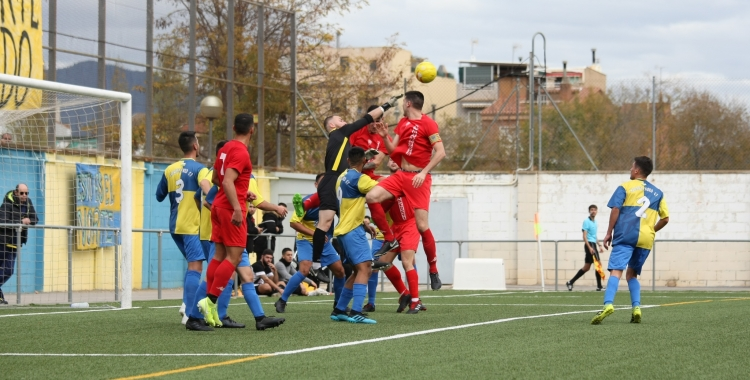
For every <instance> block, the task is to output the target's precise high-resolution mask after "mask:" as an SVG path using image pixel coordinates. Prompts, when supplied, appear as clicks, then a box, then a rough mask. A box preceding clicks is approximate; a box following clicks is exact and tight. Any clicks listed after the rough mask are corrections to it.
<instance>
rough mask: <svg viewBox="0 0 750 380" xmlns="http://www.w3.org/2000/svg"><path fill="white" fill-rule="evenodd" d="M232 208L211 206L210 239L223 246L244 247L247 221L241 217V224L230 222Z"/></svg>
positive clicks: (232, 212)
mask: <svg viewBox="0 0 750 380" xmlns="http://www.w3.org/2000/svg"><path fill="white" fill-rule="evenodd" d="M232 214H234V211H233V210H229V209H225V208H220V207H212V208H211V223H212V224H213V226H212V228H211V241H212V242H214V243H218V244H223V245H224V246H225V247H244V246H245V245H247V221H246V220H245V218H242V225H239V226H235V225H234V224H232Z"/></svg>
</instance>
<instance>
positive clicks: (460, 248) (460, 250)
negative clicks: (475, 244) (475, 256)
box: [457, 240, 464, 259]
mask: <svg viewBox="0 0 750 380" xmlns="http://www.w3.org/2000/svg"><path fill="white" fill-rule="evenodd" d="M457 243H458V258H459V259H461V258H463V254H464V242H462V241H461V240H459V241H457Z"/></svg>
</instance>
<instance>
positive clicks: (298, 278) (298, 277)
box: [281, 271, 305, 302]
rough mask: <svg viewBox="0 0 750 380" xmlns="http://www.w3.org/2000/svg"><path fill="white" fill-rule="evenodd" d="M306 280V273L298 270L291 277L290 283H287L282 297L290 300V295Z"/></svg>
mask: <svg viewBox="0 0 750 380" xmlns="http://www.w3.org/2000/svg"><path fill="white" fill-rule="evenodd" d="M304 280H305V275H304V274H302V272H299V271H298V272H297V273H295V274H294V276H292V278H290V279H289V283H287V284H286V288H284V294H282V295H281V299H282V300H283V301H284V302H286V301H288V300H289V297H290V296H291V295H292V293H294V291H295V290H297V288H299V286H300V284H302V281H304Z"/></svg>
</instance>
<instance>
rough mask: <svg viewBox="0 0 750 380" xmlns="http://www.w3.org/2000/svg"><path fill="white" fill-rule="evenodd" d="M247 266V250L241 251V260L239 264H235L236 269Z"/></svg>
mask: <svg viewBox="0 0 750 380" xmlns="http://www.w3.org/2000/svg"><path fill="white" fill-rule="evenodd" d="M249 266H250V256H249V255H248V254H247V250H244V251H242V258H241V259H240V263H239V264H237V268H242V267H249ZM256 286H257V285H256Z"/></svg>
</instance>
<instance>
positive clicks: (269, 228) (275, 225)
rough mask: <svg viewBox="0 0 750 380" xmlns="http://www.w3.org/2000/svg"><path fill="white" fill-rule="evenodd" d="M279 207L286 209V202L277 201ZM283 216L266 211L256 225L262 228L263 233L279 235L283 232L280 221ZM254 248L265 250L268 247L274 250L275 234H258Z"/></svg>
mask: <svg viewBox="0 0 750 380" xmlns="http://www.w3.org/2000/svg"><path fill="white" fill-rule="evenodd" d="M279 207H283V208H284V209H286V204H284V203H279ZM283 220H284V217H282V216H281V215H279V214H278V213H276V212H274V211H266V212H264V213H263V221H261V222H260V225H259V226H258V227H260V228H262V229H263V232H264V233H269V234H276V235H280V234H283V233H284V225H283V224H282V221H283ZM255 248H256V249H257V250H258V251H261V252H262V251H265V250H266V249H270V250H272V251H274V252H275V251H276V237H275V236H258V238H257V239H256V240H255Z"/></svg>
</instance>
